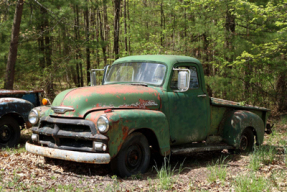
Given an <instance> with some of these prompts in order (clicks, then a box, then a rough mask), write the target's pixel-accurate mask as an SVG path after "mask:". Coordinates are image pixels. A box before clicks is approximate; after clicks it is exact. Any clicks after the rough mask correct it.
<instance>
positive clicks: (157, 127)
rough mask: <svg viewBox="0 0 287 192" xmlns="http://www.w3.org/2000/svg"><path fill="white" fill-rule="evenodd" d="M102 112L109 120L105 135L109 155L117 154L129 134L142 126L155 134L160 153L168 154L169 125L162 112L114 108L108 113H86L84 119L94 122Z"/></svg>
mask: <svg viewBox="0 0 287 192" xmlns="http://www.w3.org/2000/svg"><path fill="white" fill-rule="evenodd" d="M103 114H106V116H107V118H108V119H109V122H110V125H109V126H110V128H109V131H108V132H107V134H106V135H107V136H108V137H109V143H108V146H109V153H110V156H111V157H115V156H116V155H117V154H118V152H119V151H120V149H121V147H122V144H123V143H124V141H125V139H126V137H127V136H128V135H129V134H131V133H132V132H134V131H137V130H139V129H142V128H146V129H150V130H151V131H152V132H153V133H154V134H155V136H156V138H157V141H158V144H159V148H160V152H161V155H166V154H169V151H170V143H169V141H170V136H169V127H168V122H167V118H166V116H165V114H164V113H162V112H160V111H152V110H114V111H113V112H110V113H104V112H103V111H97V112H93V113H90V114H89V115H87V117H86V119H88V120H92V121H94V123H96V121H97V119H98V118H99V117H100V116H101V115H103ZM147 139H149V138H147Z"/></svg>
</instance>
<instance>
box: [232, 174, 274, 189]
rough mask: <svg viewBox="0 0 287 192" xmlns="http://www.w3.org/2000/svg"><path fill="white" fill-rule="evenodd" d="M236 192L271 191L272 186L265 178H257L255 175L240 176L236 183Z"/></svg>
mask: <svg viewBox="0 0 287 192" xmlns="http://www.w3.org/2000/svg"><path fill="white" fill-rule="evenodd" d="M234 186H235V191H236V192H256V191H270V185H269V184H268V182H266V179H265V178H264V177H263V176H255V175H254V173H248V174H247V175H239V176H237V177H236V178H235V181H234Z"/></svg>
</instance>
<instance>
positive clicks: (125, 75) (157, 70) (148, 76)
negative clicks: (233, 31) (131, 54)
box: [105, 63, 166, 85]
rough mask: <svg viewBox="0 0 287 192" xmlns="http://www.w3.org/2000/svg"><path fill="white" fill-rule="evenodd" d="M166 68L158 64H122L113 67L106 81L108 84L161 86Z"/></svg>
mask: <svg viewBox="0 0 287 192" xmlns="http://www.w3.org/2000/svg"><path fill="white" fill-rule="evenodd" d="M165 71H166V66H165V65H163V64H157V63H120V64H115V65H112V66H111V68H110V70H109V72H108V74H107V78H106V80H105V84H107V83H116V82H127V83H146V84H153V85H161V84H162V82H163V80H164V75H165Z"/></svg>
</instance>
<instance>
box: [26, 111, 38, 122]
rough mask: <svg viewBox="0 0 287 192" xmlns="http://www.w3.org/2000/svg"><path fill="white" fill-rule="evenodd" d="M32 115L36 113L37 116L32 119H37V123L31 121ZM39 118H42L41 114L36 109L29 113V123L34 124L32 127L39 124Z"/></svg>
mask: <svg viewBox="0 0 287 192" xmlns="http://www.w3.org/2000/svg"><path fill="white" fill-rule="evenodd" d="M32 113H35V116H33V117H32V118H35V119H36V120H35V121H31V119H32V118H31V114H32ZM39 118H40V116H39V112H38V111H37V110H35V109H32V110H31V111H30V113H29V115H28V121H29V122H30V123H31V124H32V125H36V124H37V123H38V122H39Z"/></svg>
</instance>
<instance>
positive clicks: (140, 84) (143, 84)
mask: <svg viewBox="0 0 287 192" xmlns="http://www.w3.org/2000/svg"><path fill="white" fill-rule="evenodd" d="M130 85H136V86H138V85H139V86H145V87H147V84H145V83H131V84H130Z"/></svg>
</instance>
